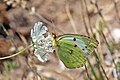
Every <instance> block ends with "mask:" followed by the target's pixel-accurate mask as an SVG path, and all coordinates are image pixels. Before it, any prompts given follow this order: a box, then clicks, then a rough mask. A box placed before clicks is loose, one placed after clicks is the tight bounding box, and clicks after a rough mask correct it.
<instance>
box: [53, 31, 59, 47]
mask: <svg viewBox="0 0 120 80" xmlns="http://www.w3.org/2000/svg"><path fill="white" fill-rule="evenodd" d="M52 39H53V40H52V45H53V47H57V44H58V41H57V38H56V35H55V34H54V33H52Z"/></svg>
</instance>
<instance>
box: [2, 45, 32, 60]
mask: <svg viewBox="0 0 120 80" xmlns="http://www.w3.org/2000/svg"><path fill="white" fill-rule="evenodd" d="M32 46H33V44H31V45H29V46H27V47H26V48H24V49H22V50H20V51H19V52H17V53H15V54H12V55H10V56H6V57H1V58H0V60H3V59H9V58H12V57H15V56H17V55H20V54H21V53H23V52H24V51H25V50H27V49H29V48H30V47H32Z"/></svg>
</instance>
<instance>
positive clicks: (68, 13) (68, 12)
mask: <svg viewBox="0 0 120 80" xmlns="http://www.w3.org/2000/svg"><path fill="white" fill-rule="evenodd" d="M65 10H66V13H67V15H68V17H69V19H70V22H71V24H72V27H73V30H74V32H75V33H76V34H77V33H78V32H77V29H76V26H75V23H74V21H73V18H72V16H71V14H70V10H69V5H68V4H67V3H66V6H65Z"/></svg>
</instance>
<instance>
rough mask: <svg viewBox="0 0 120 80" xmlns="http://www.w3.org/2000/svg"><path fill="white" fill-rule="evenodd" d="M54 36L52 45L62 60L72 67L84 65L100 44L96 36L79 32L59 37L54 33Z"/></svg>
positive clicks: (68, 66)
mask: <svg viewBox="0 0 120 80" xmlns="http://www.w3.org/2000/svg"><path fill="white" fill-rule="evenodd" d="M52 38H53V41H52V45H53V47H54V49H55V51H56V53H58V56H59V58H60V60H61V61H62V62H63V63H64V65H65V66H66V67H67V68H70V69H72V68H79V67H82V66H83V65H84V64H85V62H86V60H87V56H88V55H89V54H91V53H92V52H93V51H94V49H95V48H96V47H97V46H98V44H99V43H98V41H97V40H96V39H94V38H91V37H88V36H84V35H78V34H64V35H61V36H59V37H57V36H56V35H55V34H52Z"/></svg>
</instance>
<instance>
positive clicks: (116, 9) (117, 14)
mask: <svg viewBox="0 0 120 80" xmlns="http://www.w3.org/2000/svg"><path fill="white" fill-rule="evenodd" d="M112 1H113V3H114V6H115V11H116V16H117V18H118V20H119V25H120V16H119V10H118V7H117V2H115V0H112Z"/></svg>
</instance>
